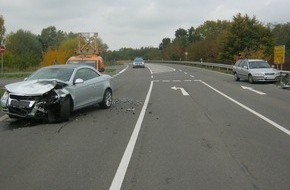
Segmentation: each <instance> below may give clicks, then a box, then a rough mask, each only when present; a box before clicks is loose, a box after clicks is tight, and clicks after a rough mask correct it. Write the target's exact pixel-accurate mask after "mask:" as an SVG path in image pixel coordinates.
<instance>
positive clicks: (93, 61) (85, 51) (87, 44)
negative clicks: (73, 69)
mask: <svg viewBox="0 0 290 190" xmlns="http://www.w3.org/2000/svg"><path fill="white" fill-rule="evenodd" d="M97 37H98V33H92V32H84V33H79V34H78V39H79V44H78V49H77V50H76V54H77V55H75V56H72V57H70V58H69V59H68V60H67V62H66V64H75V65H79V64H82V65H89V66H92V67H94V68H96V69H97V70H98V71H100V72H104V71H105V63H104V60H103V58H102V57H101V56H100V53H101V51H100V49H99V48H98V45H97Z"/></svg>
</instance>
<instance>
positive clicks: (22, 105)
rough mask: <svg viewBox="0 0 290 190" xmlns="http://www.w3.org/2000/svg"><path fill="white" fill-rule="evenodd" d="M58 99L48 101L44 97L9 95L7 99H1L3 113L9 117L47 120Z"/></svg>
mask: <svg viewBox="0 0 290 190" xmlns="http://www.w3.org/2000/svg"><path fill="white" fill-rule="evenodd" d="M56 102H57V101H56V99H54V100H51V101H48V100H47V99H45V98H43V96H23V95H17V94H9V95H8V96H7V98H6V99H5V98H1V105H2V112H4V113H6V114H8V115H9V116H14V117H19V118H35V119H44V118H47V113H48V110H49V108H50V106H52V105H53V104H56Z"/></svg>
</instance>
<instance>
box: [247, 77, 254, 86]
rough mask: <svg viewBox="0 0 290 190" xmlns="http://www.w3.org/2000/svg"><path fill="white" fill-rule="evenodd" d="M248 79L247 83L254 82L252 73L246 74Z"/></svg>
mask: <svg viewBox="0 0 290 190" xmlns="http://www.w3.org/2000/svg"><path fill="white" fill-rule="evenodd" d="M248 80H249V83H251V84H253V83H254V79H253V76H252V75H249V76H248Z"/></svg>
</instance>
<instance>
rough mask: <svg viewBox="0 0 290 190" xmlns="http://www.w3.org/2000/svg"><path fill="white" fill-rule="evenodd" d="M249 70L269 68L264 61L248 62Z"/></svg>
mask: <svg viewBox="0 0 290 190" xmlns="http://www.w3.org/2000/svg"><path fill="white" fill-rule="evenodd" d="M249 67H250V69H260V68H270V67H271V66H270V65H269V64H268V63H267V62H266V61H252V62H249Z"/></svg>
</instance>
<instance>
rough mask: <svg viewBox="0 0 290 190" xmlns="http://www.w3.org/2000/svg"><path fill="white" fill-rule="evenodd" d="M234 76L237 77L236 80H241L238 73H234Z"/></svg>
mask: <svg viewBox="0 0 290 190" xmlns="http://www.w3.org/2000/svg"><path fill="white" fill-rule="evenodd" d="M234 78H235V81H239V80H240V78H239V77H238V74H237V73H234Z"/></svg>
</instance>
